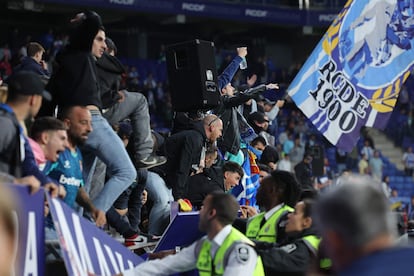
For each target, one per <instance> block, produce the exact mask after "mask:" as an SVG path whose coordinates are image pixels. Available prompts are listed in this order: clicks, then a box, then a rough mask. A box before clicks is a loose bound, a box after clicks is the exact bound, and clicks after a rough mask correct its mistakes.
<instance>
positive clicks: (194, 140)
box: [166, 114, 223, 200]
mask: <svg viewBox="0 0 414 276" xmlns="http://www.w3.org/2000/svg"><path fill="white" fill-rule="evenodd" d="M222 132H223V122H222V121H221V119H220V118H219V117H217V116H216V115H212V114H211V115H207V116H206V117H205V118H204V119H203V120H202V121H200V122H198V123H196V124H194V128H193V129H191V130H185V131H181V132H178V133H176V134H174V135H172V136H170V137H169V138H168V139H167V141H166V153H167V165H166V175H167V177H166V180H167V181H166V182H167V186H168V187H170V188H172V191H173V196H174V199H175V200H178V199H181V198H184V196H185V195H186V193H187V180H188V177H189V176H190V175H191V174H194V173H195V172H197V171H198V170H199V169H200V168H204V167H205V151H206V148H207V144H208V143H210V144H212V143H215V142H216V141H217V139H218V138H219V137H221V136H222Z"/></svg>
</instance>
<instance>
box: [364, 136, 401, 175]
mask: <svg viewBox="0 0 414 276" xmlns="http://www.w3.org/2000/svg"><path fill="white" fill-rule="evenodd" d="M368 134H369V135H370V136H371V137H372V139H373V140H374V144H375V148H376V149H378V150H380V151H381V154H382V155H383V156H385V157H386V158H388V159H389V160H390V162H391V163H393V164H394V165H395V166H396V167H397V169H399V170H404V165H403V164H402V162H401V158H402V155H403V153H404V152H403V150H402V149H401V148H400V147H396V146H395V145H394V143H393V142H392V141H391V139H389V138H388V137H387V136H386V135H385V134H384V133H383V132H382V131H380V130H378V129H374V128H370V129H369V130H368Z"/></svg>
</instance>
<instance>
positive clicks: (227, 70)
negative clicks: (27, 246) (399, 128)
mask: <svg viewBox="0 0 414 276" xmlns="http://www.w3.org/2000/svg"><path fill="white" fill-rule="evenodd" d="M70 27H71V30H70V32H69V34H68V35H67V36H66V35H65V36H62V37H57V38H53V36H51V33H48V35H45V36H44V37H43V39H42V41H41V42H40V43H39V42H36V41H33V40H32V39H31V38H28V40H27V41H25V44H24V47H18V46H17V47H16V45H15V44H16V43H14V42H13V43H10V42H9V43H10V44H12V45H13V47H9V45H10V44H9V43H6V44H4V46H3V47H2V49H0V60H1V61H2V62H1V63H0V71H1V77H2V79H3V82H4V86H2V87H1V91H3V92H4V94H5V96H4V99H3V103H2V104H1V105H0V129H1V130H2V131H1V133H0V180H1V182H4V183H8V182H11V183H16V184H19V185H29V186H30V187H31V189H32V191H33V192H35V191H36V190H37V189H38V188H39V187H40V186H43V187H45V188H46V189H47V190H48V191H49V192H50V193H51V194H52V195H53V196H55V197H60V198H61V199H62V200H63V201H64V202H65V203H66V204H68V205H69V206H70V207H72V208H78V207H79V206H80V207H83V208H84V216H85V217H86V218H88V219H89V220H91V222H93V223H95V224H96V225H97V226H99V227H104V228H105V229H106V230H108V232H110V229H112V230H114V231H112V234H113V232H116V233H117V234H113V235H114V236H117V237H118V238H119V235H120V236H121V238H120V240H121V241H122V242H123V243H124V245H125V246H127V247H129V248H131V249H136V248H139V247H142V246H144V245H146V244H150V243H153V242H156V241H157V240H159V239H160V237H161V236H162V234H163V232H164V230H165V229H166V227H167V226H168V224H169V222H170V221H169V220H170V209H171V203H172V202H173V201H177V202H179V203H180V204H183V205H185V204H184V202H186V201H185V199H189V201H190V202H191V204H192V206H193V208H194V209H195V210H200V224H199V228H200V230H202V231H204V232H205V233H206V234H207V236H206V237H204V238H202V239H201V240H199V241H195V242H194V243H193V244H192V245H190V246H189V247H187V248H185V249H183V250H182V251H180V252H179V253H177V254H175V253H176V252H166V253H165V254H164V255H162V256H161V255H160V254H159V255H154V256H152V257H153V258H157V259H158V260H153V261H150V262H146V263H145V264H143V265H140V266H138V267H136V268H134V270H131V271H128V272H126V273H125V275H146V274H148V275H169V274H172V273H175V272H181V271H186V270H191V269H195V268H197V269H198V270H199V271H200V274H202V275H216V274H220V275H221V274H223V275H277V274H281V275H303V274H305V273H306V272H309V271H313V272H314V273H328V274H329V273H333V272H334V273H338V274H340V275H355V273H356V274H363V275H380V274H378V273H381V274H382V275H391V274H392V275H404V274H407V273H409V271H411V270H413V267H412V262H411V261H410V258H412V257H413V254H414V249H412V248H403V247H399V246H397V245H396V240H397V237H396V235H395V233H394V232H395V229H396V227H397V223H395V222H394V221H393V220H392V218H393V216H392V214H391V213H390V212H389V210H390V207H389V203H390V201H392V196H391V191H390V190H391V187H389V185H388V184H387V183H386V181H384V183H381V181H382V179H383V178H384V176H383V169H384V164H383V161H382V159H381V156H380V152H379V151H378V150H375V147H374V144H373V142H372V138H370V137H369V136H368V135H367V134H366V133H365V132H363V133H362V139H361V142H360V144H359V145H356V146H355V149H354V150H353V151H352V152H350V153H345V152H342V151H340V150H339V149H338V150H336V149H335V158H334V159H332V158H331V159H330V160H329V159H328V158H322V159H321V158H320V155H318V154H317V152H319V153H320V152H324V153H325V152H327V151H328V149H330V148H332V146H331V145H330V144H329V143H328V142H327V141H326V140H324V138H323V137H321V136H320V135H319V134H318V133H317V131H316V130H315V129H314V128H313V127H312V126H311V125H310V123H309V122H308V121H307V119H306V118H305V117H304V115H303V114H302V113H301V112H300V111H299V110H298V109H297V108H296V107H295V106H294V104H293V103H292V102H290V100H289V99H288V98H287V97H286V96H285V90H286V87H287V86H288V84H289V82H290V81H291V80H292V77H294V75H295V72H297V71H296V70H298V68H300V65H297V66H294V69H292V70H290V71H291V73H288V70H278V69H277V68H275V67H274V65H272V62H271V61H270V60H265V59H263V58H259V59H257V60H255V61H252V62H251V64H249V67H248V70H240V67H239V66H240V63H241V62H242V61H243V59H245V58H246V56H247V55H248V49H247V48H246V47H240V48H237V49H235V51H234V53H229V54H227V53H226V55H225V57H224V58H222V59H221V58H220V57H218V58H217V59H218V61H219V63H220V64H219V65H220V66H218V69H219V76H218V88H219V92H220V97H221V101H220V105H219V106H217V107H216V108H214V109H213V110H210V111H208V112H190V111H189V112H173V107H172V105H171V99H170V95H169V93H168V84H167V83H166V82H165V81H166V79H164V80H162V81H161V80H160V81H159V80H157V78H158V77H159V78H160V79H162V77H160V75H159V76H155V75H154V72H149V73H148V74H147V75H146V76H145V79H141V76H140V74H139V72H138V69H137V68H136V66H130V65H129V66H128V69H126V68H127V66H125V65H124V64H123V62H122V61H121V60H120V59H118V58H117V47H116V42H114V41H112V40H111V39H110V38H109V37H108V36H107V34H106V32H105V28H104V26H103V24H102V21H101V18H100V16H99V15H98V14H96V13H95V12H91V11H87V12H83V13H79V14H77V15H76V16H75V17H74V18H73V19H72V20H71V22H70ZM26 42H27V43H26ZM46 55H47V56H48V61H49V62H45V61H44V59H43V56H46ZM155 62H160V64H162V65H163V66H165V58H164V57H163V55H162V53H161V54H160V59H159V60H158V61H155ZM48 64H49V65H48ZM52 65H53V66H52ZM126 65H127V64H126ZM276 83H277V84H276ZM407 90H410V89H409V88H407ZM413 91H414V90H413ZM407 93H408V92H407ZM401 101H402V100H401ZM400 106H403V107H401V109H397V110H398V111H399V110H407V108H408V110H410V114H411V104H410V101H408V106H407V102H402V103H399V107H400ZM404 108H405V109H404ZM173 114H174V116H173ZM409 118H411V117H409ZM408 126H409V127H411V123H410V124H409V125H408ZM161 127H167V128H169V129H170V130H171V131H170V133H168V132H166V131H163V132H161V133H160V132H157V129H160V128H161ZM408 132H410V133H411V130H410V129H408V130H407V133H408ZM404 134H406V133H404ZM398 139H401V137H399V138H398ZM108 145H110V146H108ZM410 153H411V154H412V148H410V147H409V148H408V150H407V153H406V155H405V156H404V162H405V164H406V173H407V175H410V176H412V173H413V166H412V163H413V162H414V161H413V160H414V157H413V156H411V155H410ZM327 155H328V154H327ZM322 156H325V154H322ZM316 167H318V168H319V169H316ZM340 175H343V176H341V177H339V176H340ZM364 175H365V176H364ZM353 197H355V198H353ZM387 197H390V199H387ZM236 199H237V200H236ZM5 204H6V203H5ZM7 208H10V207H7ZM45 208H46V207H45ZM4 210H7V209H4ZM4 210H3V209H2V210H0V219H1V220H4V221H5V223H4V224H1V225H0V234H2V235H3V232H6V234H8V235H11V234H10V231H9V229H7V228H6V229H2V228H3V225H4V226H5V227H9V226H8V225H9V223H10V221H9V220H10V218H9V217H8V215H7V214H6V213H5V212H6V211H4ZM410 210H411V209H410ZM239 211H240V214H239ZM406 211H407V212H408V210H406ZM45 213H46V216H47V218H46V225H45V227H46V239H48V240H55V239H56V231H55V227H54V225H53V221H52V219H51V218H50V215H49V214H47V210H46V211H45ZM321 241H322V242H321ZM54 252H55V251H54ZM49 253H50V252H47V253H46V254H48V256H47V258H48V261H51V262H52V261H53V262H55V261H56V259H58V260H59V258H60V257H59V254H57V255H56V254H49ZM167 255H168V256H167ZM391 260H392V261H393V262H398V264H397V263H394V264H393V265H389V266H387V263H389V262H390V261H391ZM0 263H1V261H0ZM1 267H2V266H1ZM129 273H130V274H129Z"/></svg>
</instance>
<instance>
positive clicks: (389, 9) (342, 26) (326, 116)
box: [288, 0, 414, 151]
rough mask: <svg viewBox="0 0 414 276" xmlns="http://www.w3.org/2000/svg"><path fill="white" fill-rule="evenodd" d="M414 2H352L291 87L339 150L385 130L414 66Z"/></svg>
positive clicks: (312, 119)
mask: <svg viewBox="0 0 414 276" xmlns="http://www.w3.org/2000/svg"><path fill="white" fill-rule="evenodd" d="M413 37H414V0H358V1H352V0H350V1H348V2H347V3H346V5H345V7H344V9H343V10H342V11H341V13H340V14H339V15H338V16H337V18H336V19H335V21H334V22H333V23H332V25H331V26H330V28H329V29H328V31H327V32H326V34H325V35H324V37H323V38H322V40H321V41H320V42H319V44H318V46H317V47H316V48H315V50H314V51H313V53H312V54H311V56H310V57H309V58H308V60H307V61H306V63H305V64H304V66H303V67H302V69H301V70H300V72H299V73H298V75H297V76H296V78H295V79H294V80H293V82H292V83H291V85H290V87H289V88H288V91H289V96H291V98H292V99H293V101H294V102H295V103H296V105H297V106H298V107H299V108H300V109H301V110H302V111H303V113H304V114H305V115H306V116H307V117H308V118H309V119H310V120H311V121H312V123H313V124H314V125H315V126H316V128H317V129H318V130H319V131H320V132H321V133H322V134H323V135H324V136H325V137H326V138H327V139H328V140H329V141H330V142H331V143H332V144H334V145H336V146H337V147H338V148H340V149H343V150H345V151H350V150H352V148H353V147H354V145H355V144H356V141H357V140H358V138H359V133H360V128H361V127H362V126H368V127H375V128H379V129H383V128H384V127H385V126H386V125H387V121H388V119H389V117H390V115H391V112H392V110H393V108H394V106H395V103H396V101H397V98H398V94H399V92H400V89H401V86H402V85H403V83H404V81H405V80H406V79H407V78H408V76H409V74H410V71H411V70H412V68H413V64H414V39H413Z"/></svg>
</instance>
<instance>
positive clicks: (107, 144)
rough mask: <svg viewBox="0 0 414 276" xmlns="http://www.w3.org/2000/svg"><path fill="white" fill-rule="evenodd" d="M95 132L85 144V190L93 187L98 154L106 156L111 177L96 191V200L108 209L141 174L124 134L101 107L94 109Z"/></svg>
mask: <svg viewBox="0 0 414 276" xmlns="http://www.w3.org/2000/svg"><path fill="white" fill-rule="evenodd" d="M91 114H92V128H93V130H92V132H91V133H90V134H89V138H88V139H87V140H86V143H85V145H84V146H83V147H82V154H83V156H84V171H83V172H84V179H86V181H85V190H86V191H87V192H89V191H90V188H91V182H92V176H93V173H94V167H95V164H96V161H95V159H96V157H98V158H99V159H101V160H102V162H103V163H105V165H106V167H107V168H106V169H107V172H108V174H109V175H110V178H109V179H108V181H107V182H106V183H105V185H104V187H103V189H102V190H101V192H100V193H99V194H97V195H96V197H95V199H94V200H93V203H94V205H95V207H96V208H98V209H100V210H102V211H104V212H106V211H108V210H109V208H110V207H111V206H112V204H113V203H114V202H115V200H116V199H117V198H118V197H119V195H120V194H121V193H122V192H123V191H125V190H126V189H127V188H128V187H129V186H130V185H131V183H132V182H134V180H135V179H136V177H137V173H136V171H135V167H134V165H133V164H132V162H131V159H130V158H129V156H128V153H127V151H126V149H125V147H124V144H123V143H122V141H121V138H119V137H118V135H117V134H116V133H115V131H114V130H113V129H112V128H111V126H110V125H109V124H108V121H107V120H106V119H105V118H104V117H102V115H101V114H100V112H99V111H95V110H92V111H91Z"/></svg>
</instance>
